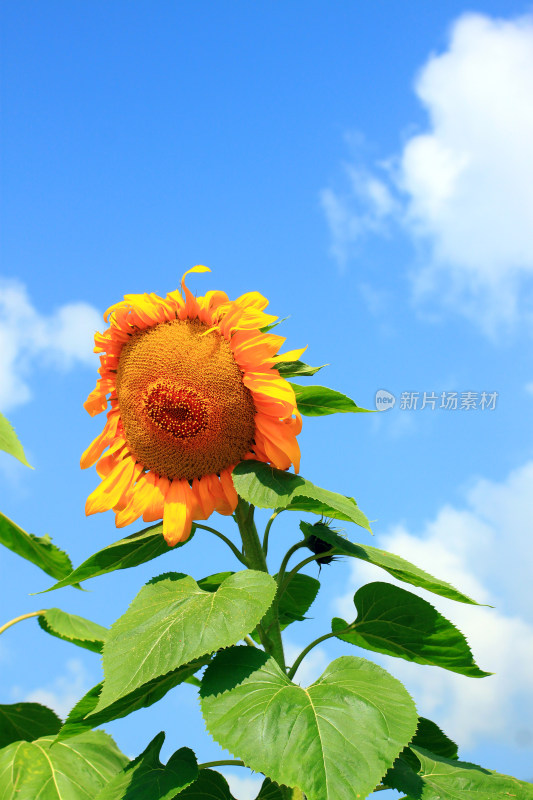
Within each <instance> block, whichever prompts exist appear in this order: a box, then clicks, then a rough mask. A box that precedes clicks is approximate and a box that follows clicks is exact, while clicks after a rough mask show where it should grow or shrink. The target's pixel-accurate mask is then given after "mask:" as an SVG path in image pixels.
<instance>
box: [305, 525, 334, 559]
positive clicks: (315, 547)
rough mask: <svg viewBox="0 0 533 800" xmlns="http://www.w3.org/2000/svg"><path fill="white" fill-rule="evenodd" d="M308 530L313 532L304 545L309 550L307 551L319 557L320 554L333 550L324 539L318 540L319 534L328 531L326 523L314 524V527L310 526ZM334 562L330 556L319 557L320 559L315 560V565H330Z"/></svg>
mask: <svg viewBox="0 0 533 800" xmlns="http://www.w3.org/2000/svg"><path fill="white" fill-rule="evenodd" d="M310 529H311V530H312V531H313V532H312V533H311V535H310V536H308V538H307V540H306V542H305V544H306V546H307V547H308V548H309V550H310V551H311V552H312V553H314V554H315V555H319V554H320V553H328V552H329V551H330V550H332V549H333V545H331V544H330V543H329V542H326V541H324V539H321V538H320V533H321V532H322V531H329V526H328V524H327V523H326V522H315V524H314V525H311V526H310ZM334 560H335V557H334V556H332V555H330V556H320V558H317V559H316V562H317V564H320V565H322V564H331V562H332V561H334Z"/></svg>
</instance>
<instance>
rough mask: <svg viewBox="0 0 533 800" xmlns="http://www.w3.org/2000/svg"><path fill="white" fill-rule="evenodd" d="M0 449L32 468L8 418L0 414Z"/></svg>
mask: <svg viewBox="0 0 533 800" xmlns="http://www.w3.org/2000/svg"><path fill="white" fill-rule="evenodd" d="M0 450H3V451H4V452H5V453H9V455H10V456H13V457H14V458H17V459H18V460H19V461H20V462H21V463H22V464H24V466H25V467H29V468H30V469H33V467H32V466H31V464H28V462H27V460H26V456H25V454H24V448H23V447H22V445H21V443H20V441H19V438H18V436H17V434H16V433H15V429H14V428H13V426H12V424H11V423H10V421H9V420H8V419H6V418H5V417H4V415H3V414H0Z"/></svg>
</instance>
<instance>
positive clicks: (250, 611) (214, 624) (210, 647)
mask: <svg viewBox="0 0 533 800" xmlns="http://www.w3.org/2000/svg"><path fill="white" fill-rule="evenodd" d="M276 588H277V587H276V582H275V580H274V579H273V578H272V576H271V575H268V574H266V573H264V572H257V571H255V570H244V571H243V572H237V573H236V574H234V575H230V577H229V578H226V580H225V581H223V583H222V584H221V585H220V587H219V588H218V589H217V591H216V592H205V591H203V590H202V589H201V588H200V587H199V586H198V584H197V583H196V581H195V580H194V579H193V578H191V577H190V576H189V575H183V574H180V573H167V574H165V575H160V576H159V577H158V578H154V579H153V580H151V581H150V582H149V583H147V584H146V586H143V588H142V589H141V591H140V592H139V594H138V595H137V597H136V598H135V600H134V601H133V603H132V604H131V606H130V608H129V609H128V610H127V611H126V613H125V614H124V615H123V616H122V617H120V619H118V620H117V621H116V622H115V623H114V624H113V625H112V627H111V630H110V633H109V637H108V639H107V641H106V643H105V645H104V658H103V662H104V675H105V682H104V688H103V690H102V694H101V697H100V701H99V703H98V706H97V709H98V710H100V711H101V710H102V709H103V708H105V707H106V706H108V705H110V704H111V703H114V702H115V701H116V700H118V699H119V698H121V697H124V696H125V695H127V694H129V693H130V692H132V691H134V690H135V689H138V688H139V687H140V686H142V685H143V684H145V683H147V682H148V681H151V680H153V679H154V678H157V677H159V676H160V675H165V674H166V673H167V672H171V671H172V670H175V669H177V668H178V667H181V666H182V665H183V664H187V663H189V662H190V661H192V660H193V659H196V658H199V657H200V656H204V655H206V654H208V653H212V652H214V651H215V650H218V649H219V648H220V647H229V645H232V644H235V642H238V641H239V639H242V637H243V636H244V635H245V634H247V633H249V631H251V630H253V629H254V628H255V626H256V625H257V623H258V622H259V621H260V619H261V618H262V617H263V616H264V614H265V612H266V611H267V609H268V608H269V607H270V605H271V604H272V601H273V599H274V595H275V593H276Z"/></svg>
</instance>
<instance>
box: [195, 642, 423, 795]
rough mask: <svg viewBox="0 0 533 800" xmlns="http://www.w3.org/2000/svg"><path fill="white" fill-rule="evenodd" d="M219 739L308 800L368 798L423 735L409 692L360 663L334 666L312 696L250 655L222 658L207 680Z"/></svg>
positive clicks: (205, 698) (205, 700) (269, 661)
mask: <svg viewBox="0 0 533 800" xmlns="http://www.w3.org/2000/svg"><path fill="white" fill-rule="evenodd" d="M200 695H201V705H202V713H203V715H204V719H205V721H206V725H207V728H208V730H209V732H210V733H211V735H212V736H213V738H214V739H215V740H216V741H217V742H219V744H221V745H222V747H224V748H226V749H227V750H229V751H230V752H231V753H232V754H234V755H235V756H237V757H239V758H241V759H242V760H243V761H244V763H245V764H246V765H247V766H248V767H250V768H251V769H253V770H256V771H257V772H263V773H264V774H265V775H267V776H268V777H269V778H271V780H274V781H276V782H277V783H280V784H284V785H286V786H292V787H298V788H299V789H301V791H303V792H304V793H305V795H306V797H307V799H308V800H324V798H326V797H329V798H335V800H353V798H354V797H357V796H358V795H359V796H360V797H366V796H367V795H368V794H369V793H370V792H372V790H373V789H374V787H375V786H376V784H378V783H379V781H380V779H381V777H382V775H383V774H384V773H385V772H386V770H387V768H388V767H389V766H390V765H391V763H392V761H393V760H394V758H395V757H396V756H397V755H398V753H399V751H400V750H401V749H402V747H403V746H404V745H405V744H407V742H409V741H410V739H411V737H412V736H413V734H414V732H415V730H416V724H417V714H416V709H415V706H414V704H413V701H412V700H411V698H410V697H409V694H408V693H407V691H406V689H405V688H404V687H403V686H402V684H401V683H400V682H399V681H397V680H396V679H395V678H393V677H392V676H391V675H389V674H388V673H387V672H386V671H385V670H384V669H382V668H381V667H378V666H377V664H373V663H371V662H369V661H365V660H364V659H360V658H353V657H350V656H344V657H342V658H338V659H336V660H335V661H333V662H332V663H331V664H330V665H329V667H327V669H326V670H325V672H324V673H323V674H322V676H321V677H320V678H319V679H318V680H317V681H316V682H315V683H313V684H312V685H311V686H309V687H308V688H307V689H303V688H302V687H300V686H297V685H296V684H294V683H292V682H291V681H290V680H289V678H288V677H287V675H285V674H284V672H282V670H281V669H280V667H279V666H278V664H277V663H276V661H274V659H273V658H269V657H268V656H267V654H266V653H263V652H262V651H261V650H259V649H254V648H251V647H232V648H230V649H227V650H222V651H220V652H219V653H217V655H216V656H215V658H214V659H213V661H212V662H211V664H210V666H209V667H208V668H207V670H206V673H205V675H204V677H203V680H202V689H201V690H200Z"/></svg>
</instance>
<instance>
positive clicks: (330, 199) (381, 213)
mask: <svg viewBox="0 0 533 800" xmlns="http://www.w3.org/2000/svg"><path fill="white" fill-rule="evenodd" d="M345 171H346V175H347V177H348V180H349V189H348V191H347V192H345V193H344V194H342V195H341V194H337V193H336V192H334V191H333V190H332V189H323V190H322V192H321V193H320V203H321V205H322V209H323V211H324V214H325V215H326V219H327V222H328V225H329V228H330V231H331V240H332V241H331V248H330V253H331V255H332V256H333V257H334V258H335V259H336V260H337V262H338V264H339V266H340V267H341V269H344V268H345V267H346V264H347V262H348V260H349V257H350V255H352V253H353V252H354V248H355V247H356V245H357V243H358V242H359V240H360V239H361V238H362V237H363V236H364V235H365V234H366V233H369V232H372V233H383V232H384V231H385V229H384V227H383V221H384V220H385V219H386V218H387V217H388V216H389V215H390V214H391V213H392V212H393V211H395V210H396V207H397V203H396V201H395V200H394V198H393V195H392V194H391V192H390V190H389V188H388V186H387V185H386V184H385V183H384V182H383V181H381V180H379V179H378V178H376V177H375V176H374V175H372V174H370V173H369V172H367V171H366V170H362V169H355V168H354V167H353V166H350V165H346V166H345Z"/></svg>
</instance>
